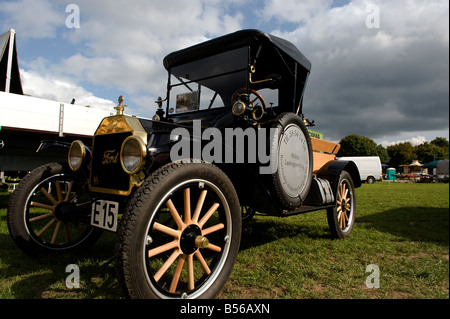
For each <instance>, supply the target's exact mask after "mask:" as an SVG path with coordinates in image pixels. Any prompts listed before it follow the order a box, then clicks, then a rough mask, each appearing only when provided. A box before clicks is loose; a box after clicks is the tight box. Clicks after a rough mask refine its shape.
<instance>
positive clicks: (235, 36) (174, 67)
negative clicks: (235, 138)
mask: <svg viewBox="0 0 450 319" xmlns="http://www.w3.org/2000/svg"><path fill="white" fill-rule="evenodd" d="M164 67H165V68H166V69H167V71H169V73H171V74H173V75H175V76H178V77H184V78H186V79H189V80H198V79H201V80H202V81H201V84H202V85H205V86H207V87H209V88H210V89H212V90H214V91H215V92H217V93H218V94H219V95H220V96H221V97H222V99H223V101H225V103H228V102H229V101H231V96H232V94H233V92H235V91H236V89H237V88H241V87H245V86H246V82H245V81H248V79H249V72H250V70H252V75H251V77H252V81H250V83H251V84H250V88H251V89H254V90H260V89H264V88H271V89H275V88H276V89H279V101H278V105H277V106H275V107H278V108H281V110H282V111H289V112H295V113H297V114H300V113H301V112H302V104H303V103H302V102H303V94H304V88H305V85H306V82H307V79H308V76H309V74H310V71H311V62H310V61H309V60H308V59H307V58H306V57H305V56H304V55H303V53H301V52H300V50H298V49H297V47H296V46H295V45H293V44H292V43H291V42H289V41H286V40H284V39H281V38H279V37H276V36H273V35H270V34H267V33H265V32H262V31H258V30H253V29H249V30H241V31H237V32H234V33H230V34H227V35H224V36H221V37H218V38H215V39H212V40H209V41H206V42H202V43H199V44H196V45H194V46H191V47H188V48H185V49H182V50H179V51H175V52H172V53H170V54H169V55H167V56H166V57H165V58H164ZM218 75H221V76H222V78H221V79H219V78H218ZM264 79H278V80H277V81H276V83H275V82H274V83H271V82H267V81H264Z"/></svg>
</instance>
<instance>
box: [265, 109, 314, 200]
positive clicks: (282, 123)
mask: <svg viewBox="0 0 450 319" xmlns="http://www.w3.org/2000/svg"><path fill="white" fill-rule="evenodd" d="M290 126H294V127H297V128H299V129H300V130H301V133H302V134H303V138H304V141H305V144H304V145H296V146H295V147H296V148H298V151H299V153H298V154H300V155H301V154H302V153H304V152H307V154H306V160H307V164H306V165H307V167H306V168H305V170H306V171H307V172H306V175H307V176H298V178H304V181H303V182H302V183H301V184H302V185H300V188H301V189H300V190H299V191H296V193H297V192H298V194H295V196H294V195H290V194H288V193H287V191H286V187H290V185H286V177H284V178H283V174H284V172H283V170H282V169H281V163H280V161H284V160H285V159H282V158H281V154H279V153H280V149H281V146H280V145H281V143H282V141H281V139H283V138H284V134H285V131H286V130H287V129H288V128H289V127H290ZM272 127H276V128H278V129H279V130H278V136H277V137H276V138H275V139H274V140H273V141H271V147H272V152H271V154H278V160H277V161H278V169H277V171H276V172H275V173H273V174H272V175H271V177H272V183H273V186H274V190H275V194H276V196H277V197H278V199H279V201H280V204H281V206H282V207H283V208H286V209H289V208H295V207H297V206H299V205H300V204H302V203H303V201H304V200H305V198H306V196H307V195H308V193H309V189H310V187H311V182H312V175H313V151H312V145H311V138H310V136H309V133H308V130H307V128H306V126H305V124H304V123H303V121H302V120H301V118H300V117H299V116H298V115H297V114H294V113H282V114H280V115H279V116H278V117H277V119H276V122H275V124H274V125H273V126H272ZM275 147H276V148H277V151H274V148H275ZM283 155H286V154H283ZM287 160H288V161H291V160H290V159H287ZM292 161H295V159H292ZM272 162H274V161H272ZM289 177H291V176H287V178H289ZM283 179H285V180H284V181H283Z"/></svg>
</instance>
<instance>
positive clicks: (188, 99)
mask: <svg viewBox="0 0 450 319" xmlns="http://www.w3.org/2000/svg"><path fill="white" fill-rule="evenodd" d="M247 68H248V47H242V48H238V49H234V50H230V51H226V52H222V53H219V54H215V55H212V56H208V57H205V58H202V59H198V60H195V61H193V62H189V63H185V64H182V65H179V66H175V67H173V68H171V70H170V73H171V77H170V85H169V90H170V92H169V105H168V113H169V115H174V114H181V113H186V112H194V111H199V110H208V109H212V108H220V107H226V106H229V105H230V104H231V97H232V95H233V93H234V92H235V91H236V90H237V89H239V88H245V87H246V85H247V77H248V73H247Z"/></svg>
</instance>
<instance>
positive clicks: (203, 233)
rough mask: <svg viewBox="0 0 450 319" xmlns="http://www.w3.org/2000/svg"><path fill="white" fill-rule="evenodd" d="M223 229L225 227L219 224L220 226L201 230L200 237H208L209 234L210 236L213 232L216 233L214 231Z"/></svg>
mask: <svg viewBox="0 0 450 319" xmlns="http://www.w3.org/2000/svg"><path fill="white" fill-rule="evenodd" d="M223 228H225V225H224V224H222V223H220V224H217V225H215V226H211V227H209V228H206V229H203V231H202V235H203V236H206V235H209V234H211V233H214V232H216V231H218V230H220V229H223Z"/></svg>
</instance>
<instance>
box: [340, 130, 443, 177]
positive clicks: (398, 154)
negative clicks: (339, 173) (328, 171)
mask: <svg viewBox="0 0 450 319" xmlns="http://www.w3.org/2000/svg"><path fill="white" fill-rule="evenodd" d="M339 144H341V148H340V150H339V152H338V155H337V156H379V157H380V159H381V163H383V164H387V165H389V167H394V168H397V169H398V168H399V167H400V165H404V164H410V163H411V162H412V161H413V160H419V162H420V163H422V164H425V163H428V162H432V161H437V160H443V159H449V141H448V140H447V139H446V138H444V137H437V138H435V139H434V140H432V141H431V142H424V143H422V144H420V145H416V146H413V145H412V144H411V143H410V142H402V143H398V144H394V145H390V146H388V147H386V148H385V147H383V146H382V145H381V144H378V145H377V144H376V143H375V142H374V141H373V140H372V139H370V138H368V137H365V136H360V135H356V134H351V135H347V136H346V137H344V138H343V139H342V140H341V141H340V142H339Z"/></svg>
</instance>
